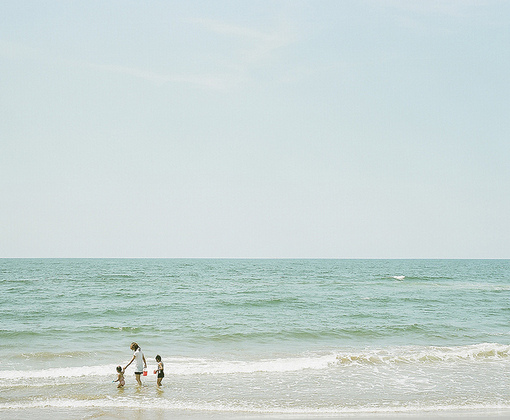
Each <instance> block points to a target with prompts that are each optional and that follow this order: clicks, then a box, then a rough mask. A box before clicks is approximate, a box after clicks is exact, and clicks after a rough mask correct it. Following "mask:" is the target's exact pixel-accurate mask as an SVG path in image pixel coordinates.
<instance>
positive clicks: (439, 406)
mask: <svg viewBox="0 0 510 420" xmlns="http://www.w3.org/2000/svg"><path fill="white" fill-rule="evenodd" d="M509 315H510V261H509V260H182V259H177V260H176V259H168V260H167V259H2V260H0V320H1V324H0V356H1V360H2V366H1V367H0V416H2V414H3V415H6V416H7V415H9V416H11V415H13V416H14V415H16V416H21V417H20V418H23V416H24V415H29V413H31V410H34V409H38V410H42V411H43V412H44V411H46V412H47V413H48V416H49V417H51V416H52V414H51V413H55V412H61V411H58V410H65V415H66V416H71V417H72V415H73V413H74V414H75V415H76V416H77V418H79V417H80V416H81V415H82V414H83V410H86V411H87V413H88V414H87V415H89V414H91V413H96V412H101V413H104V412H108V413H110V414H112V413H114V412H117V411H118V410H125V409H131V410H134V409H147V410H151V409H152V408H151V407H157V409H158V410H163V413H167V414H168V415H175V414H176V413H189V412H192V413H199V414H200V413H209V414H210V413H219V414H225V413H230V414H232V413H255V414H257V415H261V416H269V415H274V414H275V413H276V414H281V415H318V416H322V415H344V414H346V413H347V414H348V413H374V412H375V413H388V412H389V413H392V412H423V411H424V410H425V411H432V412H435V411H438V410H439V411H445V410H446V411H448V410H459V409H460V410H463V409H468V410H473V409H475V410H477V409H483V410H503V411H504V412H507V411H506V410H508V413H510V390H509V388H510V387H509V385H510V382H509V380H508V379H507V376H508V374H509V373H510V322H509ZM132 341H136V342H137V343H138V344H139V345H140V346H141V348H142V350H143V352H144V354H145V356H146V359H147V362H148V365H149V369H148V370H149V374H148V376H147V377H144V378H143V379H144V386H143V387H142V388H138V387H137V386H136V385H135V380H134V376H133V372H134V371H133V370H132V368H131V367H130V368H129V369H128V371H127V372H126V382H127V384H126V387H125V389H122V390H118V389H117V388H116V385H115V384H112V380H113V379H115V377H116V376H115V367H116V366H117V365H122V366H124V365H125V364H126V363H127V362H128V361H129V360H130V359H131V356H132V352H131V351H130V350H129V345H130V343H131V342H132ZM156 354H160V355H161V356H162V358H163V362H164V363H165V379H164V380H163V387H162V389H161V390H156V389H155V375H153V374H152V370H153V368H154V367H155V365H156V362H155V361H154V357H155V355H156ZM55 410H57V411H55ZM124 414H125V413H124Z"/></svg>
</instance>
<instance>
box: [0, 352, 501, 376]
mask: <svg viewBox="0 0 510 420" xmlns="http://www.w3.org/2000/svg"><path fill="white" fill-rule="evenodd" d="M502 360H509V361H510V346H508V345H503V344H497V343H481V344H474V345H468V346H455V347H435V346H402V347H390V348H382V349H361V350H357V349H353V350H347V351H333V352H329V353H327V354H324V353H322V354H321V353H318V354H313V353H311V354H307V355H296V356H293V357H287V358H275V359H260V360H214V359H205V358H203V359H200V358H185V357H183V358H167V359H166V360H165V370H166V372H168V374H170V375H180V376H183V375H224V374H237V373H246V374H250V373H257V372H268V373H271V372H274V373H278V372H282V373H283V372H298V371H302V370H307V369H309V370H324V369H329V368H338V367H342V366H349V365H362V364H365V365H374V364H377V365H379V364H387V365H391V364H424V363H429V364H430V363H439V362H451V363H456V362H477V363H479V362H484V361H502ZM115 367H116V365H113V364H108V365H98V366H80V367H59V368H50V369H40V370H2V371H0V380H10V381H13V382H16V381H22V380H23V381H27V380H31V379H48V380H52V379H53V380H56V379H63V380H67V379H71V378H79V377H107V376H111V377H113V376H115ZM148 371H149V375H152V370H151V369H150V368H149V369H148Z"/></svg>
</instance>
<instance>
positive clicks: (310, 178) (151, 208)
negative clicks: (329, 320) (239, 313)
mask: <svg viewBox="0 0 510 420" xmlns="http://www.w3.org/2000/svg"><path fill="white" fill-rule="evenodd" d="M509 22H510V2H507V1H496V0H487V1H484V0H480V1H470V0H443V1H434V0H430V1H422V0H419V1H418V0H379V1H375V0H373V1H365V0H358V1H353V0H351V1H349V0H346V1H328V0H320V1H315V0H314V1H300V0H292V1H279V0H274V1H238V0H235V1H234V0H232V1H222V0H219V1H210V0H207V1H205V0H204V1H197V0H186V1H173V0H169V1H156V0H148V1H143V2H140V1H124V0H123V1H113V0H101V1H95V0H86V1H85V0H75V1H73V0H66V1H45V2H41V1H38V0H37V1H19V0H3V1H2V2H0V257H4V258H10V257H13V258H14V257H41V258H46V257H126V258H132V257H140V258H149V257H154V258H510V164H509V158H510V99H509V98H510V76H509V75H510V48H509V46H510V23H509Z"/></svg>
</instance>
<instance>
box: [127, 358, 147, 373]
mask: <svg viewBox="0 0 510 420" xmlns="http://www.w3.org/2000/svg"><path fill="white" fill-rule="evenodd" d="M133 360H135V356H133V358H132V359H131V361H130V362H129V363H128V364H127V365H126V366H125V367H124V370H126V369H127V368H128V366H129V365H130V364H131V363H133ZM143 360H145V359H143Z"/></svg>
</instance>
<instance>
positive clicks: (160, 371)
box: [154, 354, 165, 386]
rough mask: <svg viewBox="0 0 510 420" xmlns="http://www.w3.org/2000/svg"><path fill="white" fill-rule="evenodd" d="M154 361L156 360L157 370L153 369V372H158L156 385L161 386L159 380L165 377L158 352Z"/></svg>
mask: <svg viewBox="0 0 510 420" xmlns="http://www.w3.org/2000/svg"><path fill="white" fill-rule="evenodd" d="M156 362H158V370H155V371H154V373H157V374H158V381H157V382H156V384H157V385H158V386H161V381H162V380H163V378H164V377H165V372H164V371H163V369H164V366H163V362H162V361H161V356H160V355H159V354H158V355H157V356H156Z"/></svg>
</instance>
